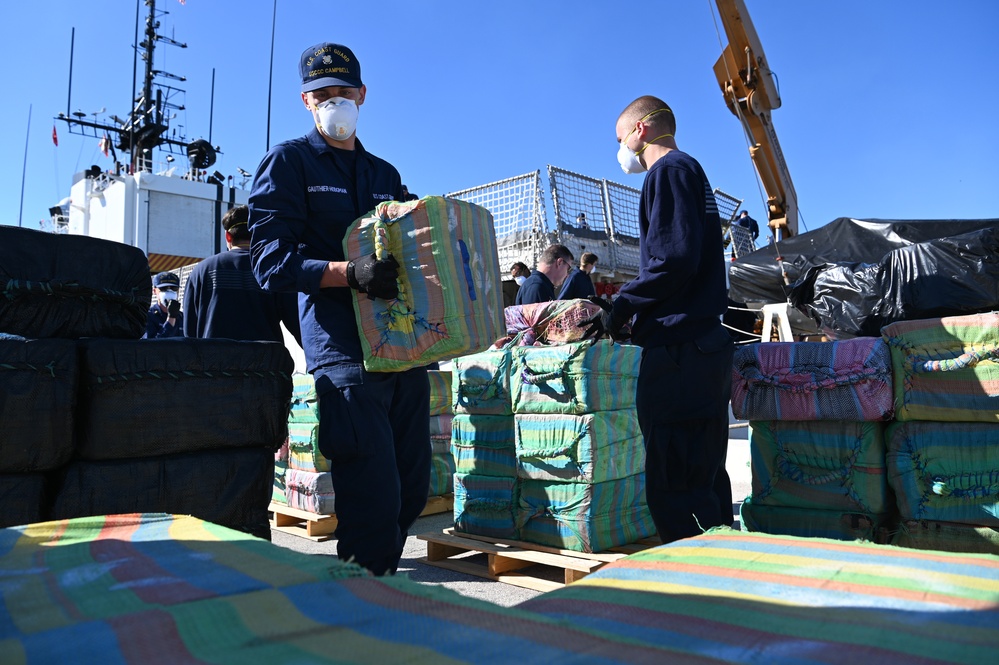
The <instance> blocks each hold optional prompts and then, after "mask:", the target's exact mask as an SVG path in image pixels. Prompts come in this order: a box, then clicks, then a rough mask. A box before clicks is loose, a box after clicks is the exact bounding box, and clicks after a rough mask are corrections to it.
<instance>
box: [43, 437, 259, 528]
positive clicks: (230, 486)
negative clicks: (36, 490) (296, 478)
mask: <svg viewBox="0 0 999 665" xmlns="http://www.w3.org/2000/svg"><path fill="white" fill-rule="evenodd" d="M273 484H274V451H272V450H266V449H264V448H230V449H227V450H204V451H200V452H195V453H184V454H180V455H163V456H159V457H144V458H141V459H119V460H107V461H102V462H87V461H77V462H73V463H72V464H70V465H69V467H68V468H67V469H66V471H65V473H64V474H63V478H62V483H61V486H60V487H59V490H58V493H57V494H56V497H55V505H54V507H53V509H52V517H51V519H67V518H72V517H89V516H93V515H116V514H120V513H171V514H176V515H193V516H194V517H197V518H199V519H203V520H207V521H209V522H214V523H215V524H221V525H222V526H227V527H229V528H232V529H238V530H240V531H245V532H246V533H250V534H253V535H254V536H257V537H259V538H265V539H267V540H270V532H271V531H270V523H269V522H268V517H267V506H268V505H270V501H271V491H272V486H273Z"/></svg>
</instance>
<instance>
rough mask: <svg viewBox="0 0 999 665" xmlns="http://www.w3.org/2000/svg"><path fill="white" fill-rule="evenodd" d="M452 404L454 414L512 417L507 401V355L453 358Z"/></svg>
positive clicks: (498, 352)
mask: <svg viewBox="0 0 999 665" xmlns="http://www.w3.org/2000/svg"><path fill="white" fill-rule="evenodd" d="M452 366H453V370H452V372H453V378H452V381H451V390H452V400H451V403H452V404H453V405H454V412H455V413H475V414H491V415H496V416H509V415H512V414H513V402H512V401H511V399H510V352H509V351H508V350H506V349H500V350H490V351H483V352H482V353H475V354H472V355H469V356H462V357H460V358H455V359H454V362H453V363H452Z"/></svg>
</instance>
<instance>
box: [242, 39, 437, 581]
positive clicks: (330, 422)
mask: <svg viewBox="0 0 999 665" xmlns="http://www.w3.org/2000/svg"><path fill="white" fill-rule="evenodd" d="M299 72H300V74H301V76H302V102H303V104H304V105H305V107H306V109H308V111H309V113H310V114H311V116H312V119H313V122H314V124H315V127H314V128H313V129H312V131H310V132H309V133H308V134H306V135H305V136H303V137H301V138H298V139H293V140H290V141H285V142H284V143H281V144H279V145H276V146H274V147H273V148H271V150H270V151H269V152H268V153H267V155H266V156H265V157H264V159H263V161H262V162H261V164H260V166H259V167H258V169H257V173H256V176H255V178H254V182H253V188H252V191H251V193H250V200H249V208H250V232H251V234H252V243H251V249H250V253H251V262H252V265H253V271H254V275H255V276H256V278H257V281H259V282H260V284H261V286H263V287H264V288H265V289H270V290H274V291H297V292H298V293H299V310H300V314H301V323H302V326H301V328H302V344H303V347H304V349H305V355H306V361H307V364H308V370H309V372H310V373H312V375H313V377H314V378H315V381H316V392H317V394H318V396H319V441H318V444H319V449H320V451H321V452H322V453H323V455H325V456H326V457H327V458H329V459H330V467H331V472H332V479H333V490H334V492H335V495H336V515H337V520H338V526H337V530H336V537H337V539H338V546H337V555H338V556H339V558H341V559H344V560H354V561H356V562H357V563H359V564H361V565H362V566H364V567H366V568H368V569H369V570H371V571H372V572H373V573H375V574H376V575H382V574H386V573H394V572H395V570H396V568H397V566H398V564H399V559H400V557H401V556H402V549H403V545H404V544H405V542H406V536H407V532H408V530H409V528H410V527H411V526H412V524H413V523H414V522H415V521H416V518H417V517H418V516H419V515H420V512H422V510H423V508H424V506H425V505H426V500H427V493H428V491H429V485H430V445H429V443H428V442H429V440H430V425H429V421H430V384H429V381H428V379H427V371H426V368H418V369H411V370H408V371H405V372H379V373H371V372H367V371H365V369H364V367H363V353H362V348H361V342H360V338H359V334H358V330H357V322H356V318H355V315H354V308H353V302H352V297H353V296H352V295H351V293H350V290H349V289H354V290H355V291H359V292H361V293H365V294H367V297H369V298H385V299H394V298H396V296H397V295H398V285H397V277H398V268H399V264H398V263H397V261H396V259H395V257H393V256H392V255H391V254H389V255H387V256H386V257H384V258H383V259H380V260H379V259H378V258H377V257H376V256H375V255H374V254H373V253H372V254H370V255H368V256H360V257H353V258H352V259H351V258H350V257H346V256H344V250H343V244H342V243H343V239H344V235H345V233H346V231H347V228H348V227H349V226H350V224H351V223H352V222H353V221H354V220H355V219H357V218H358V217H361V216H362V215H363V214H364V213H367V212H368V211H370V210H372V209H374V207H375V206H376V205H377V204H378V203H380V202H382V201H391V200H395V201H402V200H403V198H404V196H405V194H404V191H403V186H402V179H401V178H400V176H399V172H398V171H397V170H396V169H395V167H393V166H392V165H391V164H389V163H388V162H386V161H385V160H382V159H380V158H378V157H375V156H374V155H372V154H371V153H369V152H367V151H366V150H365V149H364V146H363V145H361V142H360V141H359V140H358V139H357V136H356V134H355V129H356V125H357V117H358V108H359V107H360V106H361V105H362V104H363V103H364V98H365V95H366V93H367V88H366V87H365V86H364V84H363V83H362V82H361V68H360V64H359V63H358V61H357V58H356V57H355V56H354V53H353V52H352V51H351V50H350V49H349V48H347V47H346V46H343V45H340V44H332V43H323V44H317V45H316V46H313V47H311V48H309V49H306V51H305V52H304V53H303V54H302V57H301V61H300V64H299Z"/></svg>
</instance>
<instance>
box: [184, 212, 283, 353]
mask: <svg viewBox="0 0 999 665" xmlns="http://www.w3.org/2000/svg"><path fill="white" fill-rule="evenodd" d="M248 218H249V209H248V208H247V207H246V206H245V205H239V206H236V207H234V208H231V209H230V210H229V211H227V212H226V214H225V215H223V216H222V228H223V229H225V244H226V247H227V248H228V251H225V252H222V253H220V254H216V255H215V256H210V257H208V258H207V259H205V260H204V261H202V262H201V263H199V264H198V265H196V266H195V267H194V270H192V271H191V274H190V275H189V276H188V278H187V286H185V287H184V311H185V312H187V316H186V317H185V318H184V334H185V335H186V336H187V337H222V338H225V339H242V340H266V341H271V342H281V343H284V333H283V332H282V331H281V322H282V321H283V322H284V325H285V327H286V328H287V329H288V332H290V333H291V335H292V336H293V337H294V338H295V339H296V340H297V341H298V343H299V345H301V343H302V335H301V333H300V332H299V321H298V296H297V295H296V294H294V293H275V292H273V291H264V290H263V289H261V288H260V284H258V283H257V280H256V279H255V278H254V277H253V271H252V270H251V269H250V229H249V227H248V226H247V220H248Z"/></svg>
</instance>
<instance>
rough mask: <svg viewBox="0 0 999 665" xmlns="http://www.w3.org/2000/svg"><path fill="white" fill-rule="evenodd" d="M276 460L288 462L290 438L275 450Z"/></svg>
mask: <svg viewBox="0 0 999 665" xmlns="http://www.w3.org/2000/svg"><path fill="white" fill-rule="evenodd" d="M274 461H275V462H287V461H288V439H287V438H286V439H285V440H284V443H282V444H281V447H280V448H278V449H277V450H276V451H275V452H274Z"/></svg>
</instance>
